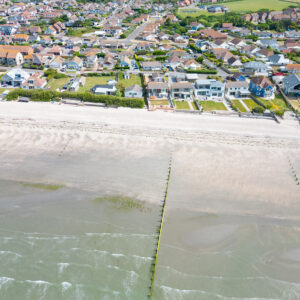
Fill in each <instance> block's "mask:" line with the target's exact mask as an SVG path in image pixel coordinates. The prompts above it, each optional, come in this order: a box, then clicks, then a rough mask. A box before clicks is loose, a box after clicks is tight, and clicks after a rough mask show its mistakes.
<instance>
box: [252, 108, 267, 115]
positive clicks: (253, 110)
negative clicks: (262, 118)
mask: <svg viewBox="0 0 300 300" xmlns="http://www.w3.org/2000/svg"><path fill="white" fill-rule="evenodd" d="M264 111H265V109H264V108H263V107H262V106H255V107H253V109H252V112H253V113H256V114H263V113H264Z"/></svg>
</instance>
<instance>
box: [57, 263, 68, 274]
mask: <svg viewBox="0 0 300 300" xmlns="http://www.w3.org/2000/svg"><path fill="white" fill-rule="evenodd" d="M57 265H58V273H59V274H62V273H63V271H64V270H65V268H67V267H68V266H69V265H70V264H69V263H58V264H57Z"/></svg>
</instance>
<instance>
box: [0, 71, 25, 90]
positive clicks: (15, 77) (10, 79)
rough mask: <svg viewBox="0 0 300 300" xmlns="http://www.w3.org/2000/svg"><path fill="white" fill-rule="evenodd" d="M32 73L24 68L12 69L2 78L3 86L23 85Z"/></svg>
mask: <svg viewBox="0 0 300 300" xmlns="http://www.w3.org/2000/svg"><path fill="white" fill-rule="evenodd" d="M29 77H30V74H29V73H28V72H26V71H24V70H23V69H18V68H15V69H12V70H10V71H8V72H7V73H6V74H5V75H4V76H3V77H2V79H1V85H2V86H11V87H21V86H22V85H23V83H24V82H26V81H27V80H28V78H29Z"/></svg>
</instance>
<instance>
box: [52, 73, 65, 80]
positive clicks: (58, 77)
mask: <svg viewBox="0 0 300 300" xmlns="http://www.w3.org/2000/svg"><path fill="white" fill-rule="evenodd" d="M67 77H68V76H67V75H66V74H63V73H56V74H55V75H54V78H55V79H60V78H67Z"/></svg>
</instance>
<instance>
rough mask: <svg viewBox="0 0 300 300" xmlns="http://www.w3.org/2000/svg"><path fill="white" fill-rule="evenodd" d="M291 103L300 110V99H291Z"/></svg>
mask: <svg viewBox="0 0 300 300" xmlns="http://www.w3.org/2000/svg"><path fill="white" fill-rule="evenodd" d="M290 103H291V105H292V106H293V107H294V109H296V110H299V111H300V100H290Z"/></svg>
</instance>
